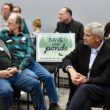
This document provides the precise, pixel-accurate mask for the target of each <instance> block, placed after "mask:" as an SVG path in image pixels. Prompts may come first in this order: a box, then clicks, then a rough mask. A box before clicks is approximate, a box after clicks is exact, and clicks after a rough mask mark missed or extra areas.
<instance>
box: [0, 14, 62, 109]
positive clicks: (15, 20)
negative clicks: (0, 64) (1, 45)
mask: <svg viewBox="0 0 110 110" xmlns="http://www.w3.org/2000/svg"><path fill="white" fill-rule="evenodd" d="M8 28H9V30H7V31H6V32H5V31H4V32H1V33H0V38H1V39H2V40H3V41H4V42H5V44H6V45H7V47H8V49H9V51H10V53H11V55H12V61H13V63H14V64H15V65H16V67H17V68H18V70H19V72H20V73H21V74H22V72H24V71H25V72H24V74H25V75H27V76H28V77H31V78H34V79H36V81H37V82H36V84H37V85H39V80H40V81H42V82H43V83H44V86H45V88H46V90H47V93H48V96H49V99H50V107H49V110H61V108H60V107H59V105H58V104H57V103H58V94H57V91H56V87H55V82H54V78H53V76H52V75H51V74H50V73H49V72H48V71H47V70H46V69H45V68H43V67H42V66H41V65H40V64H39V63H38V62H36V60H35V57H34V53H35V48H34V47H33V44H32V41H31V38H30V36H28V35H27V34H23V33H22V18H21V16H19V15H18V14H15V13H13V14H11V15H10V16H9V18H8ZM37 92H38V96H37V97H36V100H38V102H39V105H41V104H42V103H43V102H42V101H43V100H41V98H40V97H39V95H41V93H42V92H40V91H37ZM39 105H38V106H36V109H38V110H41V106H39ZM42 110H45V107H44V109H42Z"/></svg>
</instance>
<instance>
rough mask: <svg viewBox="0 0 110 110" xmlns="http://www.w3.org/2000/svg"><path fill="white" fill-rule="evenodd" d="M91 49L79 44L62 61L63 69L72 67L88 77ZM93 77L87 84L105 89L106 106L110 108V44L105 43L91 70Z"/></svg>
mask: <svg viewBox="0 0 110 110" xmlns="http://www.w3.org/2000/svg"><path fill="white" fill-rule="evenodd" d="M90 54H91V49H90V48H89V47H88V46H86V45H84V43H83V42H81V43H79V44H78V45H77V47H76V48H75V50H74V51H73V52H71V53H70V54H69V55H67V56H66V57H65V58H64V59H63V61H62V67H63V70H64V71H65V68H66V67H67V66H68V65H72V66H73V67H74V68H75V69H76V71H78V72H79V73H81V74H83V75H85V76H87V73H88V71H89V59H90ZM90 74H91V77H90V80H89V81H88V82H87V83H89V84H97V85H100V86H103V87H104V99H105V105H106V106H107V107H109V108H110V44H109V43H108V42H106V41H104V44H103V45H102V47H101V49H100V51H99V53H98V55H97V57H96V59H95V61H94V63H93V65H92V68H91V73H90Z"/></svg>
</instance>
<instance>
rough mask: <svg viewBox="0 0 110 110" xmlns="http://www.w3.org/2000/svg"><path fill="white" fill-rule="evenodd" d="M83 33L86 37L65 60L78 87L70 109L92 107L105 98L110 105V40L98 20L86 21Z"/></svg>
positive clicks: (68, 70)
mask: <svg viewBox="0 0 110 110" xmlns="http://www.w3.org/2000/svg"><path fill="white" fill-rule="evenodd" d="M84 33H85V35H84V38H83V39H84V41H82V42H80V43H79V44H78V45H77V47H76V48H75V50H73V52H71V53H70V54H69V55H67V56H66V57H65V58H64V59H63V62H62V64H63V69H64V71H66V72H68V73H69V74H70V76H71V80H72V82H73V85H74V88H76V89H74V91H75V92H74V94H73V97H72V99H71V102H70V104H69V105H68V107H67V110H91V106H92V105H93V104H96V103H99V102H102V103H103V101H104V104H105V106H106V107H107V108H109V109H110V44H108V42H106V41H105V40H104V29H103V26H102V25H101V24H100V23H98V22H93V23H90V24H88V25H86V26H85V29H84Z"/></svg>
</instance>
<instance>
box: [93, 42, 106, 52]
mask: <svg viewBox="0 0 110 110" xmlns="http://www.w3.org/2000/svg"><path fill="white" fill-rule="evenodd" d="M103 43H104V41H102V42H101V44H100V45H99V47H98V48H91V51H92V52H94V51H95V52H99V51H100V49H101V47H102V45H103Z"/></svg>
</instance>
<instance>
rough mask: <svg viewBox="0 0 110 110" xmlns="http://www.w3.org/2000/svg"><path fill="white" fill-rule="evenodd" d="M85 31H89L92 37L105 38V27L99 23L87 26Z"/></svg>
mask: <svg viewBox="0 0 110 110" xmlns="http://www.w3.org/2000/svg"><path fill="white" fill-rule="evenodd" d="M85 30H89V31H90V32H91V33H92V35H94V36H100V37H101V38H102V39H103V38H104V27H103V26H102V24H101V23H99V22H93V23H90V24H87V25H86V26H85Z"/></svg>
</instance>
